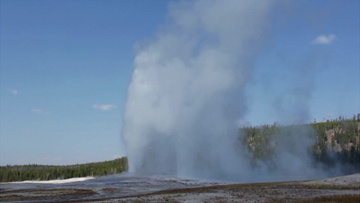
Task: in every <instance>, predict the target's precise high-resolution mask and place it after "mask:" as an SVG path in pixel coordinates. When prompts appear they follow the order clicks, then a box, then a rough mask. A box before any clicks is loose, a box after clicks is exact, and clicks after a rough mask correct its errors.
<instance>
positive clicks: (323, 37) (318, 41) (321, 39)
mask: <svg viewBox="0 0 360 203" xmlns="http://www.w3.org/2000/svg"><path fill="white" fill-rule="evenodd" d="M334 39H335V35H333V34H331V35H328V36H326V35H320V36H318V37H317V38H316V39H314V40H313V41H312V42H311V43H312V44H330V43H331V42H332V41H334Z"/></svg>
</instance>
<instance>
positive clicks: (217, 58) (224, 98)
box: [123, 0, 310, 181]
mask: <svg viewBox="0 0 360 203" xmlns="http://www.w3.org/2000/svg"><path fill="white" fill-rule="evenodd" d="M272 6H273V1H261V2H259V1H250V0H249V1H245V0H243V1H237V0H227V1H217V0H209V1H191V2H185V3H184V2H182V3H176V4H172V5H171V6H170V12H169V20H170V22H169V24H168V25H167V26H165V27H164V28H163V29H162V30H161V31H160V32H159V33H158V35H157V38H156V39H155V40H153V41H151V42H147V43H146V44H144V45H142V46H138V47H137V50H136V56H135V61H134V72H133V75H132V80H131V83H130V86H129V89H128V98H127V103H126V106H125V112H124V117H123V119H124V124H123V139H124V142H125V145H126V148H127V156H128V160H129V170H130V172H135V173H170V174H176V175H180V176H189V177H203V178H214V179H224V180H243V181H256V180H270V179H279V177H280V176H281V175H283V174H284V173H285V174H286V175H288V176H292V177H293V176H294V175H296V176H301V175H304V173H306V174H308V173H310V172H309V171H304V170H303V171H299V170H296V171H295V170H293V168H288V166H290V165H291V166H293V167H295V166H296V165H295V164H294V163H298V165H299V164H300V163H304V164H307V163H308V162H309V160H308V159H307V158H306V155H304V154H306V147H304V150H305V151H304V150H303V149H302V148H296V149H297V151H295V152H294V153H285V155H287V156H285V155H284V156H279V157H280V158H279V163H278V166H277V167H278V168H279V170H277V172H271V168H269V167H268V166H267V164H266V163H259V165H260V166H261V165H263V167H258V168H257V169H256V170H254V168H253V167H252V166H250V164H249V161H248V160H247V158H246V153H247V152H246V150H244V149H242V147H241V146H239V145H238V143H239V137H238V128H237V127H238V121H239V120H241V119H242V118H243V117H244V115H245V113H246V108H245V105H244V104H245V102H244V88H245V85H246V84H247V82H248V78H249V73H250V72H251V71H252V68H253V62H254V59H255V57H256V55H257V52H258V50H259V48H260V45H261V39H262V38H263V35H264V33H265V29H266V27H267V24H268V23H267V19H268V15H269V12H270V10H271V8H272ZM291 137H293V136H289V139H291ZM302 141H306V140H302ZM306 142H307V141H306ZM279 143H280V142H279ZM290 143H292V142H290ZM302 146H303V145H302ZM288 149H289V148H286V149H284V150H285V151H286V150H288ZM290 149H291V147H290ZM290 149H289V150H290ZM279 154H281V153H279ZM298 155H299V156H298ZM292 160H293V162H294V163H291V161H292ZM289 161H290V162H289ZM269 174H272V175H273V176H269Z"/></svg>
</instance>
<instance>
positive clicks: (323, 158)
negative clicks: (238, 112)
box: [239, 114, 360, 174]
mask: <svg viewBox="0 0 360 203" xmlns="http://www.w3.org/2000/svg"><path fill="white" fill-rule="evenodd" d="M287 136H293V138H292V139H293V140H290V141H293V142H296V141H301V139H304V138H305V137H306V136H307V137H309V138H311V140H313V141H312V146H311V147H310V148H309V149H307V151H308V153H309V154H310V156H311V157H312V158H313V161H314V165H319V164H322V166H323V167H324V169H329V170H331V169H332V168H337V169H338V170H340V171H341V172H342V173H344V174H351V173H359V172H360V114H358V115H357V117H356V116H355V115H354V117H353V118H352V119H345V118H342V117H339V118H338V119H335V120H328V121H326V122H320V123H317V122H314V123H311V124H304V125H290V126H278V125H277V124H276V123H275V124H273V125H263V126H257V127H244V128H241V129H240V131H239V138H240V141H241V143H242V144H243V146H245V150H247V151H248V152H250V153H249V157H248V158H249V160H250V162H251V163H252V164H253V165H254V166H256V163H257V161H258V160H259V161H271V160H276V152H277V151H281V149H279V147H284V145H279V144H278V143H279V141H280V142H281V141H283V140H284V137H285V139H286V137H287ZM288 144H289V145H292V144H296V143H288ZM289 147H291V146H289Z"/></svg>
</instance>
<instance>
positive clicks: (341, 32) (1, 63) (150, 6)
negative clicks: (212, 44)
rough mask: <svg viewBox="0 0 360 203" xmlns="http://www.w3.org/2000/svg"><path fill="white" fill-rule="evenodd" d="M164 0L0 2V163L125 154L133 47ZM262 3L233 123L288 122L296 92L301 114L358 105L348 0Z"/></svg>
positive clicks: (354, 21) (354, 5) (359, 84)
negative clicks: (262, 23) (258, 44)
mask: <svg viewBox="0 0 360 203" xmlns="http://www.w3.org/2000/svg"><path fill="white" fill-rule="evenodd" d="M169 2H170V1H165V0H162V1H146V0H142V1H141V0H138V1H131V0H127V1H125V0H124V1H100V0H98V1H92V0H78V1H70V0H69V1H66V0H65V1H60V0H55V1H45V0H43V1H39V0H22V1H20V0H1V12H0V13H1V14H0V15H1V19H0V26H1V27H0V29H1V30H0V42H1V44H0V48H1V53H0V54H1V58H0V68H1V70H0V71H1V76H0V77H1V81H0V84H1V88H0V97H1V100H0V165H5V164H28V163H37V164H73V163H84V162H92V161H102V160H110V159H113V158H115V157H120V156H123V155H126V151H125V148H124V145H123V144H122V140H121V130H122V124H121V123H122V111H123V106H124V104H125V102H126V91H127V87H128V84H129V82H130V79H131V72H132V63H133V58H134V56H133V47H134V45H135V44H136V43H138V42H142V41H144V40H146V39H152V38H154V36H155V35H156V32H157V30H158V29H159V28H160V27H161V26H162V25H163V24H164V23H165V22H166V21H167V18H166V16H167V10H168V4H169ZM274 9H275V12H273V15H272V16H271V19H270V23H269V28H268V32H267V36H266V38H264V47H263V49H262V51H261V52H260V53H259V56H258V57H257V60H256V61H255V62H254V64H255V68H254V70H253V72H252V73H251V77H252V79H251V81H250V83H249V84H248V85H247V91H246V94H247V96H246V98H247V100H246V101H245V102H246V103H247V106H248V111H247V112H248V113H247V114H246V116H245V117H244V118H243V121H242V122H243V123H246V124H252V125H259V124H264V123H272V122H275V121H279V122H284V123H291V122H292V120H296V118H293V116H294V115H296V112H297V111H296V109H295V110H294V108H293V106H292V105H288V106H286V104H287V103H291V102H295V104H298V101H300V104H301V106H303V108H306V111H307V112H306V115H305V116H304V118H303V121H312V120H313V119H316V120H323V119H326V118H328V117H331V118H336V117H338V116H339V115H342V116H347V117H351V116H352V115H353V114H356V113H360V79H359V77H360V64H359V63H360V62H359V61H360V59H359V55H360V50H359V49H360V48H359V47H360V40H359V36H360V31H359V29H360V28H359V26H360V22H359V18H360V17H359V1H357V0H349V1H334V0H330V1H320V0H319V1H312V2H306V3H303V1H299V2H293V3H287V5H285V6H284V5H282V6H280V5H279V7H278V8H274ZM284 16H286V18H284ZM299 92H300V93H299ZM284 95H286V96H284ZM294 100H296V101H294ZM278 103H284V104H285V106H281V107H279V106H278V105H276V104H278ZM274 106H275V107H274ZM292 110H294V112H293V113H282V112H283V111H284V112H289V111H292ZM300 111H301V112H303V110H302V109H300V110H299V112H300Z"/></svg>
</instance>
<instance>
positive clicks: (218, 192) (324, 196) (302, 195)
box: [0, 174, 360, 202]
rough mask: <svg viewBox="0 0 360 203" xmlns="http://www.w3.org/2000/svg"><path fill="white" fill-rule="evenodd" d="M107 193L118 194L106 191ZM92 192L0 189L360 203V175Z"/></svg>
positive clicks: (56, 195)
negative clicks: (154, 190)
mask: <svg viewBox="0 0 360 203" xmlns="http://www.w3.org/2000/svg"><path fill="white" fill-rule="evenodd" d="M103 190H104V192H105V193H109V194H110V193H112V196H113V195H114V194H113V193H116V192H118V191H117V188H104V189H103ZM95 193H96V192H95V191H93V190H91V189H87V190H85V189H77V188H73V189H69V188H66V189H65V188H64V189H48V190H47V189H45V190H44V189H42V190H40V189H28V190H11V191H8V190H4V189H0V201H1V202H12V201H25V202H61V201H71V202H76V201H77V202H84V201H86V202H360V174H354V175H348V176H341V177H335V178H327V179H322V180H312V181H292V182H268V183H249V184H229V185H216V186H208V187H197V188H183V189H174V190H163V191H158V192H153V193H148V194H141V195H132V196H125V197H121V194H119V197H115V198H114V197H111V198H106V197H104V198H91V196H92V195H94V194H95Z"/></svg>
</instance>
